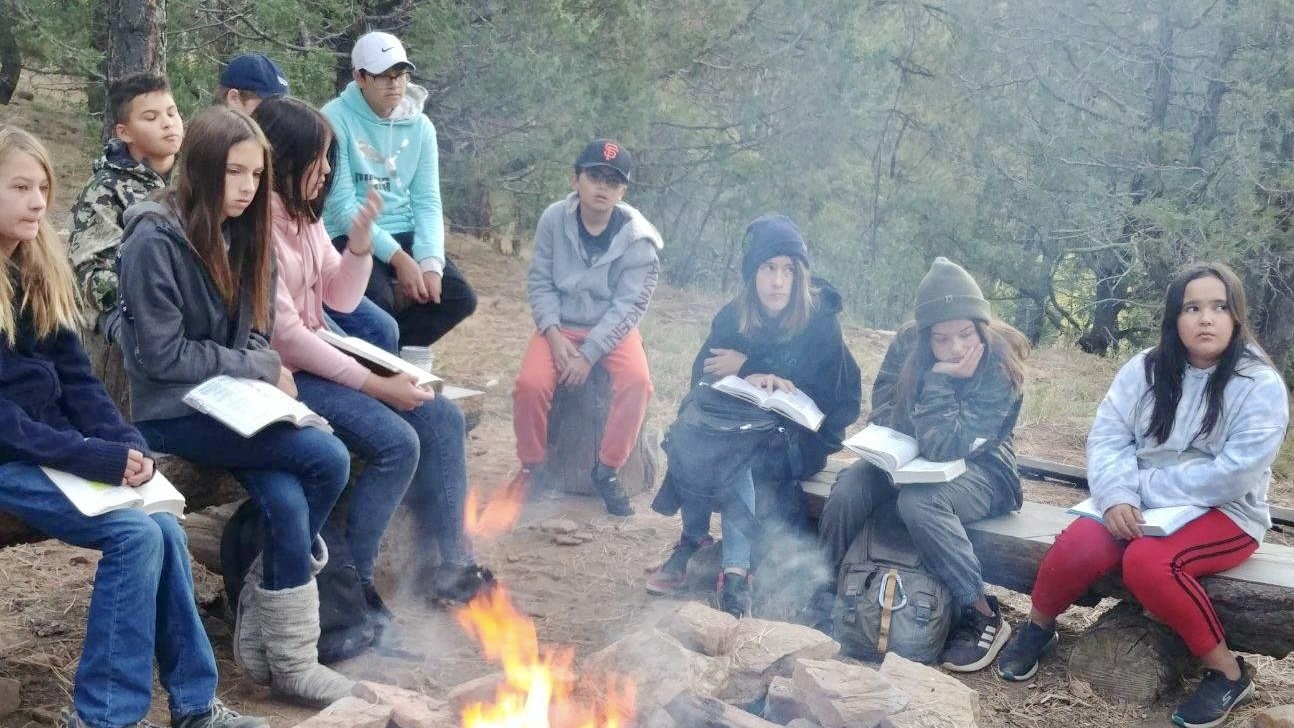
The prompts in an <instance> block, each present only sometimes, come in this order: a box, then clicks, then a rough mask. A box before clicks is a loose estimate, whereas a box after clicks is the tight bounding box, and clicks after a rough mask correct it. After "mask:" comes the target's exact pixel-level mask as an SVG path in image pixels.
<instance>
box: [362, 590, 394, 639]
mask: <svg viewBox="0 0 1294 728" xmlns="http://www.w3.org/2000/svg"><path fill="white" fill-rule="evenodd" d="M359 586H360V589H361V590H362V591H363V592H364V604H365V605H366V606H368V611H369V613H370V614H372V615H373V619H374V621H375V623H376V625H377V627H378V629H385V628H386V627H387V626H388V625H390V624H391V623H392V622H394V621H395V615H394V614H392V613H391V610H390V609H388V608H387V606H386V602H384V601H382V595H381V594H378V593H377V587H375V586H373V582H371V581H365V580H363V579H360V581H359Z"/></svg>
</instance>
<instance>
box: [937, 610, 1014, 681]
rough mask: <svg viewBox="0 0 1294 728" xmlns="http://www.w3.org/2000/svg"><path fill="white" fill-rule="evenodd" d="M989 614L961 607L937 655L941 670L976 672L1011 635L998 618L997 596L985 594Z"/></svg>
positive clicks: (999, 649) (988, 663)
mask: <svg viewBox="0 0 1294 728" xmlns="http://www.w3.org/2000/svg"><path fill="white" fill-rule="evenodd" d="M987 599H988V605H989V606H990V607H992V608H993V616H992V617H985V616H984V615H982V614H980V613H979V610H978V609H976V608H975V607H965V608H964V609H963V611H962V619H961V623H960V624H959V625H958V626H957V628H956V629H955V630H954V631H953V633H952V635H951V636H950V637H949V638H948V644H947V645H946V646H945V647H944V654H943V656H942V657H941V658H940V662H942V663H943V667H944V669H945V670H951V671H952V672H976V671H978V670H983V669H984V668H986V667H988V666H989V665H990V664H992V663H993V660H994V659H995V658H996V657H997V653H998V652H1001V651H1002V648H1003V647H1004V646H1006V642H1007V640H1008V639H1009V638H1010V637H1011V625H1010V624H1007V621H1006V620H1005V619H1002V609H1001V608H1000V607H999V606H998V603H997V597H992V596H990V597H987Z"/></svg>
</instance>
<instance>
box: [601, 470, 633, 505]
mask: <svg viewBox="0 0 1294 728" xmlns="http://www.w3.org/2000/svg"><path fill="white" fill-rule="evenodd" d="M593 487H594V488H597V490H598V495H600V496H602V502H603V503H605V504H606V506H607V513H610V514H611V515H613V516H632V515H633V514H634V507H633V504H631V503H630V502H629V496H628V494H626V493H625V489H624V486H622V485H620V474H619V473H617V472H616V469H615V468H613V467H611V466H610V465H604V464H602V463H601V462H598V464H597V465H595V466H594V467H593Z"/></svg>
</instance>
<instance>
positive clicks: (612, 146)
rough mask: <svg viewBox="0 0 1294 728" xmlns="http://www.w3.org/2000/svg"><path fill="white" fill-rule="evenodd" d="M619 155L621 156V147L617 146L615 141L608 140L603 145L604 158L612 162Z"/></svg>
mask: <svg viewBox="0 0 1294 728" xmlns="http://www.w3.org/2000/svg"><path fill="white" fill-rule="evenodd" d="M618 156H620V147H618V146H616V143H615V142H607V143H606V144H603V145H602V159H603V160H605V161H607V162H610V161H611V160H613V159H615V158H616V157H618Z"/></svg>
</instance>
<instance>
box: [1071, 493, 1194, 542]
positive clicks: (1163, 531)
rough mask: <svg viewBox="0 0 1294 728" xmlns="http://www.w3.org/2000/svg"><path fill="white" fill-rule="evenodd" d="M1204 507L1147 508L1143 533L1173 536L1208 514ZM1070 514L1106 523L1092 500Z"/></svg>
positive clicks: (1143, 515)
mask: <svg viewBox="0 0 1294 728" xmlns="http://www.w3.org/2000/svg"><path fill="white" fill-rule="evenodd" d="M1208 511H1209V509H1208V508H1205V507H1204V506H1169V507H1167V508H1147V509H1146V510H1144V511H1142V512H1141V517H1142V518H1143V519H1145V521H1146V522H1145V523H1143V524H1141V533H1142V534H1143V535H1145V536H1171V535H1173V534H1174V533H1176V532H1177V529H1179V528H1181V527H1182V526H1185V525H1186V524H1188V523H1190V522H1191V521H1194V520H1195V519H1197V518H1199V517H1200V516H1202V515H1204V514H1205V513H1208ZM1068 512H1069V513H1073V514H1074V515H1076V516H1084V517H1086V518H1091V519H1093V520H1095V521H1098V522H1100V523H1104V522H1105V521H1104V519H1103V516H1104V515H1105V514H1104V513H1102V512H1100V511H1098V510H1096V502H1095V501H1093V500H1092V499H1091V498H1088V499H1087V500H1085V501H1083V502H1082V503H1079V504H1078V505H1076V506H1074V507H1073V508H1070V509H1069V511H1068Z"/></svg>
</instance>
